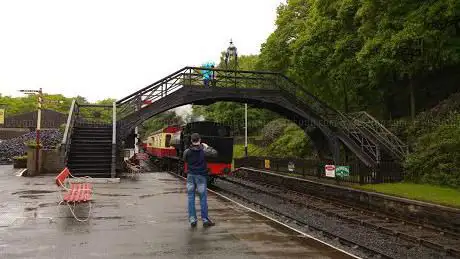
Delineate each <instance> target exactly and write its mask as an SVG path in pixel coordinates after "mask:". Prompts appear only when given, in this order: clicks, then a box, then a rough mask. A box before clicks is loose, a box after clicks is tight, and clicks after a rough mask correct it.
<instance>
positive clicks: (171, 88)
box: [63, 67, 407, 175]
mask: <svg viewBox="0 0 460 259" xmlns="http://www.w3.org/2000/svg"><path fill="white" fill-rule="evenodd" d="M202 70H204V68H198V67H185V68H182V69H180V70H178V71H176V72H175V73H172V74H170V75H168V76H166V77H164V78H162V79H161V80H158V81H157V82H155V83H153V84H151V85H149V86H147V87H144V88H143V89H140V90H139V91H136V92H134V93H132V94H130V95H129V96H127V97H125V98H123V99H121V100H119V101H117V102H116V104H114V108H113V111H116V112H114V113H113V118H112V119H113V120H112V123H113V134H112V138H113V141H112V142H113V143H112V146H114V145H115V144H118V146H119V147H120V143H121V142H122V141H123V140H125V139H126V137H127V136H128V135H130V134H131V133H132V131H133V129H134V128H135V127H136V126H137V125H140V124H141V123H142V122H143V121H145V120H147V119H149V118H151V117H152V116H155V115H157V114H159V113H161V112H164V111H167V110H170V109H172V108H176V107H179V106H182V105H185V104H210V103H214V102H217V101H234V102H241V103H248V104H250V105H252V106H254V107H258V108H266V109H269V110H272V111H275V112H277V113H279V114H281V115H283V116H285V117H287V118H289V119H291V120H292V121H294V122H296V123H297V124H298V125H299V126H300V127H302V128H303V129H304V130H305V132H306V134H308V135H309V136H310V138H311V139H312V141H313V142H314V144H315V147H316V148H317V151H318V153H319V154H321V156H320V157H322V158H324V159H325V158H327V157H329V158H330V159H332V160H334V162H335V163H337V164H339V163H340V162H341V161H340V160H341V154H340V152H341V151H340V150H342V149H341V146H342V145H343V146H345V147H346V148H347V149H348V150H350V151H351V152H352V153H353V154H355V155H356V157H357V158H358V159H359V160H360V161H361V162H363V163H364V164H365V165H366V166H368V167H372V168H378V167H379V164H380V163H381V162H382V157H383V156H384V157H391V158H392V159H394V160H396V161H402V160H403V159H404V157H405V155H406V154H407V146H406V145H405V144H404V143H403V142H402V141H401V140H399V139H398V138H397V137H396V136H395V135H394V134H392V133H391V132H390V131H389V130H388V129H387V128H385V127H384V125H382V124H381V123H379V122H378V121H377V120H376V119H375V118H373V117H372V116H371V115H369V114H368V113H366V112H359V113H352V114H343V113H341V112H340V111H337V110H335V109H333V108H332V107H330V106H329V105H327V104H326V103H324V102H322V101H321V100H319V99H318V98H316V97H315V96H314V95H312V94H311V93H309V92H308V90H307V88H306V87H303V86H301V85H298V84H296V83H295V82H293V81H292V80H291V79H289V78H288V77H286V76H284V75H282V74H279V73H272V72H259V71H235V70H222V69H206V70H211V71H212V74H213V78H214V79H213V80H212V83H211V84H210V85H211V86H210V87H208V88H205V87H204V84H203V81H202V73H201V72H202ZM145 103H149V104H148V105H147V106H145V107H143V104H145ZM115 105H116V108H115ZM115 114H116V115H115ZM69 116H70V115H69ZM115 117H116V118H118V120H115ZM69 120H71V119H69ZM115 121H116V126H115ZM68 124H69V123H68ZM68 126H69V125H68ZM107 132H108V131H107ZM75 133H76V135H73V136H72V134H71V133H69V135H68V136H66V137H67V138H68V139H69V141H68V142H71V143H72V144H70V149H69V150H72V148H74V147H77V146H78V143H79V141H78V140H79V139H80V140H83V139H81V137H80V138H79V137H78V136H79V133H78V130H77V131H75ZM80 135H81V133H80ZM92 137H95V136H92ZM107 140H108V138H107ZM63 142H64V141H63ZM86 142H87V143H91V144H90V146H92V147H94V148H96V147H97V145H100V143H97V142H91V141H89V139H86ZM67 144H68V143H67ZM68 145H69V144H68ZM87 147H89V146H87ZM112 153H114V151H113V150H112ZM70 154H73V153H72V151H70ZM113 156H114V155H112V157H113ZM112 160H113V159H112ZM74 161H76V160H74V156H72V155H70V157H69V159H68V163H69V164H71V165H72V164H74ZM107 161H108V160H107ZM113 167H114V165H113V163H112V168H111V170H112V171H113V170H114V168H113ZM81 171H82V172H83V171H84V170H83V169H82V170H81ZM82 174H84V173H82ZM112 174H113V172H112ZM87 175H91V174H89V173H87Z"/></svg>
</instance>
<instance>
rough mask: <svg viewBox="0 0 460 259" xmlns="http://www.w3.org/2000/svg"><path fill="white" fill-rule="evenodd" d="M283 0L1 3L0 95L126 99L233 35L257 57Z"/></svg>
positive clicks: (215, 50) (206, 56)
mask: <svg viewBox="0 0 460 259" xmlns="http://www.w3.org/2000/svg"><path fill="white" fill-rule="evenodd" d="M281 2H285V1H283V0H225V1H224V0H194V1H191V0H149V1H147V0H146V1H141V0H130V1H128V0H126V1H115V0H91V1H87V0H80V1H64V0H56V1H48V0H40V1H37V0H30V1H25V0H24V1H23V0H9V1H8V0H0V93H1V94H3V95H14V96H16V95H18V93H17V90H19V89H36V88H39V87H42V88H43V90H44V91H45V92H47V93H61V94H64V95H65V96H68V97H71V96H76V95H81V96H85V97H87V98H88V99H89V100H90V101H95V100H100V99H103V98H106V97H112V98H121V97H123V96H125V95H128V94H130V93H131V92H133V91H135V90H136V89H139V88H142V87H144V86H146V85H148V84H150V83H152V82H154V81H156V80H158V79H160V78H162V77H164V76H166V75H167V74H170V73H172V72H174V71H176V70H178V69H180V68H182V67H184V66H187V65H199V64H201V63H203V62H205V61H207V60H214V61H216V62H217V61H218V58H219V55H220V52H221V51H222V50H224V49H226V48H227V46H228V42H229V39H230V38H233V40H234V42H235V45H236V46H237V47H238V50H239V53H240V54H256V53H258V52H259V50H260V45H261V43H263V42H264V41H265V39H266V38H267V37H268V35H269V34H270V33H271V32H272V31H273V30H274V28H275V25H274V22H275V18H276V7H277V6H278V5H279V4H280V3H281Z"/></svg>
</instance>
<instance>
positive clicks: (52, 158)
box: [27, 147, 64, 176]
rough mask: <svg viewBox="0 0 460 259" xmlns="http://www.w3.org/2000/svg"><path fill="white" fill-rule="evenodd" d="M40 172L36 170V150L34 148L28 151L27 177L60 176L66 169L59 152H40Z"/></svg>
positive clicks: (50, 150) (52, 150)
mask: <svg viewBox="0 0 460 259" xmlns="http://www.w3.org/2000/svg"><path fill="white" fill-rule="evenodd" d="M39 156H40V161H39V167H40V170H39V172H37V170H36V164H35V163H36V150H35V149H33V148H30V147H29V148H28V149H27V175H28V176H36V175H39V174H53V175H54V174H55V175H57V174H59V172H61V171H62V169H63V168H64V166H63V164H62V162H61V161H62V160H61V158H60V154H59V151H58V150H54V149H49V150H43V149H42V150H40V154H39Z"/></svg>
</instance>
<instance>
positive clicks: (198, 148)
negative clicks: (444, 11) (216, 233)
mask: <svg viewBox="0 0 460 259" xmlns="http://www.w3.org/2000/svg"><path fill="white" fill-rule="evenodd" d="M191 141H192V145H190V147H189V148H187V149H186V150H185V151H184V162H185V163H187V195H188V219H189V222H190V225H191V226H192V227H196V224H197V217H196V209H195V189H196V190H197V191H198V194H199V196H200V207H201V220H203V226H204V227H210V226H214V222H212V221H211V220H210V219H209V217H208V201H207V181H208V166H207V164H206V160H205V156H216V155H217V151H216V150H215V149H213V148H212V147H210V146H208V145H206V144H205V143H201V138H200V135H199V134H198V133H193V134H192V136H191Z"/></svg>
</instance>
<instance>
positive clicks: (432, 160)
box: [404, 113, 460, 188]
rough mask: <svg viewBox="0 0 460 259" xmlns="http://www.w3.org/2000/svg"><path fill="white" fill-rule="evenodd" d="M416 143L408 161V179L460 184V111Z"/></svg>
mask: <svg viewBox="0 0 460 259" xmlns="http://www.w3.org/2000/svg"><path fill="white" fill-rule="evenodd" d="M446 121H447V122H444V123H442V124H440V125H438V126H437V127H434V129H433V130H432V131H430V132H427V133H423V134H422V135H421V136H420V137H418V138H417V140H416V141H415V143H414V147H413V148H414V150H413V151H414V152H412V153H411V154H410V155H409V156H408V157H407V159H406V161H405V165H404V166H405V169H406V171H407V172H406V179H407V180H409V181H413V182H419V183H429V184H437V185H445V186H451V187H456V188H460V169H459V168H460V127H459V126H460V113H452V114H450V115H449V116H448V119H447V120H446Z"/></svg>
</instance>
